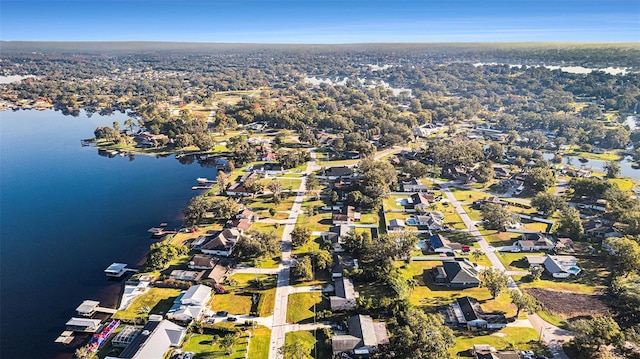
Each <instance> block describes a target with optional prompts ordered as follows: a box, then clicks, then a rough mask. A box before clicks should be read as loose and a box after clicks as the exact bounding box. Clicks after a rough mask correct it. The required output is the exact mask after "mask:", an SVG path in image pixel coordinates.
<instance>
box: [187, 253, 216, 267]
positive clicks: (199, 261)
mask: <svg viewBox="0 0 640 359" xmlns="http://www.w3.org/2000/svg"><path fill="white" fill-rule="evenodd" d="M215 266H216V260H215V258H214V257H212V256H210V255H207V254H200V253H199V254H195V255H194V256H193V257H192V258H191V260H190V261H189V269H211V268H213V267H215Z"/></svg>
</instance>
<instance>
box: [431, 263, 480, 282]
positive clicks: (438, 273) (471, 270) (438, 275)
mask: <svg viewBox="0 0 640 359" xmlns="http://www.w3.org/2000/svg"><path fill="white" fill-rule="evenodd" d="M430 273H431V276H432V278H433V282H434V283H435V284H436V285H443V286H447V287H450V288H458V289H464V288H474V287H478V286H480V278H479V277H478V269H477V268H476V267H475V266H474V265H473V264H472V263H471V262H470V261H469V260H468V259H466V258H465V259H463V260H452V261H443V262H442V265H439V266H435V267H433V269H431V272H430Z"/></svg>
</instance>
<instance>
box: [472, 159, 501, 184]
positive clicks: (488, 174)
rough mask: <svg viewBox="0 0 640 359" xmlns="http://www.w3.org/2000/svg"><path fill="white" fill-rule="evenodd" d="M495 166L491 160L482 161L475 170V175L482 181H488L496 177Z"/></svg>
mask: <svg viewBox="0 0 640 359" xmlns="http://www.w3.org/2000/svg"><path fill="white" fill-rule="evenodd" d="M495 175H496V174H495V172H494V170H493V166H491V163H489V162H486V161H484V162H481V163H480V165H479V166H478V168H476V170H475V171H474V172H473V176H474V177H475V178H476V180H478V182H480V183H487V182H489V181H491V180H492V179H493V178H494V177H495Z"/></svg>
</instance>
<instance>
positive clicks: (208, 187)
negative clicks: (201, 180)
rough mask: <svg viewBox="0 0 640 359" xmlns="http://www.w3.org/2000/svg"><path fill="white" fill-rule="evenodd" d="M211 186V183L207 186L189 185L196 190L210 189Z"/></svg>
mask: <svg viewBox="0 0 640 359" xmlns="http://www.w3.org/2000/svg"><path fill="white" fill-rule="evenodd" d="M212 188H213V186H212V185H208V186H193V187H191V189H192V190H198V189H212Z"/></svg>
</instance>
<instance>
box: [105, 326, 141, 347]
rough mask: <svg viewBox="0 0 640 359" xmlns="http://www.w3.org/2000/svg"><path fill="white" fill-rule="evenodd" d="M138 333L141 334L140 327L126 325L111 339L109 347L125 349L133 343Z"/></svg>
mask: <svg viewBox="0 0 640 359" xmlns="http://www.w3.org/2000/svg"><path fill="white" fill-rule="evenodd" d="M140 332H142V327H136V326H133V325H126V326H124V328H122V329H121V330H120V331H119V332H118V334H116V335H115V336H114V337H113V339H111V346H113V347H116V348H126V347H127V346H129V344H131V343H132V342H133V340H134V339H135V338H136V337H137V336H138V335H139V334H140Z"/></svg>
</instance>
